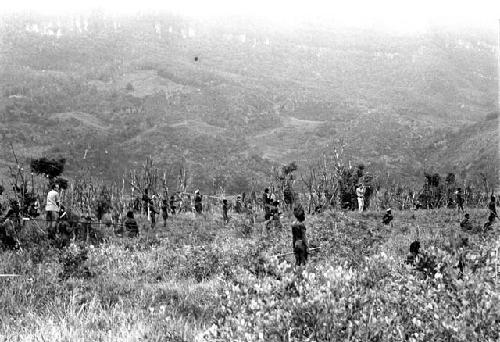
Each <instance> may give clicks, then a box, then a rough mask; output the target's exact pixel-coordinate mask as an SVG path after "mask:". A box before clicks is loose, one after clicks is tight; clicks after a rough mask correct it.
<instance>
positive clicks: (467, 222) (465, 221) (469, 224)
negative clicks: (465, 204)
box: [460, 213, 472, 230]
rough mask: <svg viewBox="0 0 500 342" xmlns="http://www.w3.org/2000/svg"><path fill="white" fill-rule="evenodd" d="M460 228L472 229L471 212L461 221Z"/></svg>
mask: <svg viewBox="0 0 500 342" xmlns="http://www.w3.org/2000/svg"><path fill="white" fill-rule="evenodd" d="M460 228H462V229H463V230H472V222H471V221H470V215H469V213H466V214H465V216H464V219H463V220H462V222H460Z"/></svg>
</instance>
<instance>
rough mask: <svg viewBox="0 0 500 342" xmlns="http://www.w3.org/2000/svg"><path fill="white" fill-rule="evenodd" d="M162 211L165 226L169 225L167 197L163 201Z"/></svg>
mask: <svg viewBox="0 0 500 342" xmlns="http://www.w3.org/2000/svg"><path fill="white" fill-rule="evenodd" d="M161 213H162V215H163V227H166V226H167V219H168V202H167V200H166V199H164V200H163V201H162V204H161Z"/></svg>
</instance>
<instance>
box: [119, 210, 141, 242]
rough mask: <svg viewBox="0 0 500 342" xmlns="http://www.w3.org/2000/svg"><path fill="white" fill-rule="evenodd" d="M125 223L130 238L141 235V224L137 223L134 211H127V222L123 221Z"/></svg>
mask: <svg viewBox="0 0 500 342" xmlns="http://www.w3.org/2000/svg"><path fill="white" fill-rule="evenodd" d="M123 225H124V226H125V231H126V232H127V236H128V237H129V238H135V237H137V235H139V225H137V221H136V220H135V219H134V213H133V212H132V211H129V212H127V218H126V219H125V222H123Z"/></svg>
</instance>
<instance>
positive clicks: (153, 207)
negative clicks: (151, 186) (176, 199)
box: [148, 195, 158, 229]
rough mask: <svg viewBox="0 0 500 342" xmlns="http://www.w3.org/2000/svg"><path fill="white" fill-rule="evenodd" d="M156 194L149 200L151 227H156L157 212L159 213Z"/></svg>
mask: <svg viewBox="0 0 500 342" xmlns="http://www.w3.org/2000/svg"><path fill="white" fill-rule="evenodd" d="M155 201H156V196H155V195H153V196H152V198H151V200H150V201H149V202H148V208H149V215H150V216H151V229H154V228H155V227H156V214H158V211H157V210H156V205H155Z"/></svg>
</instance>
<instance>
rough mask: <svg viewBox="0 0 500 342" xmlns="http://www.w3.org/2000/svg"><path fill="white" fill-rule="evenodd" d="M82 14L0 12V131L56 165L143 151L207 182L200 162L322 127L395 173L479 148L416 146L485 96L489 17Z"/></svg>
mask: <svg viewBox="0 0 500 342" xmlns="http://www.w3.org/2000/svg"><path fill="white" fill-rule="evenodd" d="M87 21H88V25H87V28H86V29H82V28H81V27H79V28H76V27H75V26H74V22H70V21H68V22H67V23H65V22H62V23H60V26H59V28H58V29H57V32H56V33H55V34H50V32H52V31H50V30H49V29H48V28H47V27H48V26H47V25H48V23H49V22H50V18H36V17H22V18H7V19H5V20H4V21H3V26H2V31H1V35H2V39H1V51H2V53H1V54H0V61H1V64H0V65H2V68H1V70H0V88H1V90H2V92H1V94H2V98H1V99H0V117H2V123H1V124H0V132H1V133H2V138H3V141H4V142H12V143H13V144H14V146H15V147H16V150H17V151H18V153H19V154H20V156H21V157H23V158H29V157H31V156H34V157H36V156H41V155H46V154H49V155H63V156H65V157H66V158H67V159H68V162H69V164H68V175H69V176H77V175H79V174H81V173H82V172H83V171H82V170H93V172H95V173H97V174H99V175H100V176H102V177H104V178H107V179H113V178H116V177H117V176H118V175H120V174H121V173H122V172H123V171H124V170H125V169H126V168H128V167H131V166H134V165H139V164H140V163H142V161H143V160H144V158H145V156H147V155H151V156H152V157H153V159H154V160H155V161H157V163H159V165H160V166H161V167H164V168H166V169H172V168H175V167H176V165H177V166H178V165H181V164H185V165H187V167H188V168H189V169H190V170H191V172H192V174H193V175H195V180H196V182H197V183H198V185H199V186H200V187H202V188H203V187H205V188H207V189H208V188H210V185H209V184H211V179H212V178H213V177H214V175H213V172H212V171H213V170H214V166H217V170H218V171H217V172H219V173H226V174H227V175H228V176H229V178H230V179H233V180H234V181H235V182H236V183H237V179H238V177H241V174H242V173H243V174H245V175H248V176H249V177H252V176H255V175H258V176H257V178H259V179H261V180H263V176H264V175H265V174H266V173H268V172H269V170H270V168H271V166H272V165H273V164H275V163H285V162H290V161H294V160H295V161H299V162H303V163H307V162H308V161H310V160H314V159H315V158H316V157H317V156H318V155H319V153H322V152H323V151H324V149H325V147H326V146H327V145H328V144H329V143H331V142H332V141H344V142H346V143H347V149H346V151H347V155H348V157H349V158H351V159H353V160H354V161H355V162H363V163H366V164H368V165H371V166H372V167H373V168H375V169H377V170H384V171H383V172H384V173H385V172H386V171H389V172H390V173H394V174H397V175H399V176H401V177H403V178H407V179H411V178H414V177H416V176H418V175H420V174H421V172H422V168H425V167H427V166H428V162H427V161H425V159H428V160H440V161H442V164H443V165H446V167H444V168H443V170H444V169H446V168H449V171H452V172H458V170H456V165H468V168H467V173H470V174H473V173H477V172H479V171H480V170H483V169H485V164H484V163H488V161H489V159H488V158H486V159H484V162H483V163H477V162H476V160H475V159H474V158H475V155H474V154H473V153H465V152H464V153H463V154H462V153H461V150H460V147H459V146H462V147H463V148H464V149H466V145H464V144H453V148H454V150H453V153H444V152H443V151H442V150H441V149H440V148H434V149H422V146H427V145H428V143H429V142H430V141H434V140H436V139H438V137H441V136H442V135H443V134H445V133H447V132H453V131H456V130H458V129H461V128H462V127H465V126H471V127H476V126H475V125H476V123H477V122H481V120H483V119H484V117H485V115H486V114H487V113H490V112H492V111H495V110H496V109H497V108H496V98H497V93H496V89H497V77H496V75H497V72H496V59H495V53H496V47H495V34H494V32H493V31H492V32H480V31H477V32H475V31H470V30H467V31H466V30H464V31H450V30H442V29H434V30H431V31H429V32H428V33H422V34H419V35H416V36H413V37H406V36H391V35H389V34H387V33H383V32H377V31H370V32H367V31H362V30H349V31H348V30H340V29H339V30H336V31H332V30H331V29H326V28H316V29H314V30H313V29H311V28H309V27H298V28H297V29H296V30H294V31H293V32H281V31H278V30H268V29H265V28H263V27H258V26H242V25H238V24H234V23H231V22H227V23H224V22H222V23H219V24H218V25H215V24H204V23H201V22H196V21H194V20H187V19H184V18H177V17H172V16H143V17H137V18H121V19H116V18H114V19H110V18H102V17H100V18H92V17H89V18H87ZM152 23H154V25H152ZM35 25H36V29H35V28H34V27H35ZM51 27H53V26H51ZM52 30H53V29H52ZM47 32H49V33H47ZM195 57H197V58H196V59H195ZM483 128H488V127H486V126H484V127H483V126H481V125H479V126H477V127H476V128H471V130H472V131H477V132H480V131H482V129H483ZM478 134H479V133H478ZM479 135H480V134H479ZM488 136H489V137H490V138H488V139H490V140H491V138H492V137H493V136H494V132H493V131H492V130H491V129H490V130H489V133H488ZM450 139H452V140H451V141H453V138H452V137H450ZM490 140H488V141H490ZM85 150H88V151H90V152H92V153H87V155H88V157H87V158H86V159H85V160H82V157H81V156H83V155H84V154H85ZM106 151H107V152H106ZM423 151H425V152H423ZM464 151H465V150H464ZM488 153H489V154H491V153H492V152H491V151H489V152H488ZM458 156H460V158H461V160H460V163H459V164H457V163H456V161H457V160H458V159H459V157H458ZM443 158H444V159H443ZM7 162H12V157H11V155H10V150H9V147H8V144H3V145H2V147H1V149H0V165H5V164H6V163H7ZM487 172H488V173H490V172H493V169H492V168H491V167H489V168H487Z"/></svg>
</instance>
